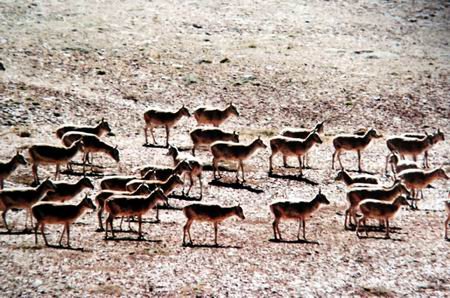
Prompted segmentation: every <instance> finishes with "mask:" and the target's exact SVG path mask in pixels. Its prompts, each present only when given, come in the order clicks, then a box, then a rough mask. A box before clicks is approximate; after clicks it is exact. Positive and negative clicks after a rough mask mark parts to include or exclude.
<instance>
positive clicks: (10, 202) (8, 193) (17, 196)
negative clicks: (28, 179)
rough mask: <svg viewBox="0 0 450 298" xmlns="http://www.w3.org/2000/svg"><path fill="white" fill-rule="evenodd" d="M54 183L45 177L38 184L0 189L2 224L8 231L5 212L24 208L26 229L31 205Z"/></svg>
mask: <svg viewBox="0 0 450 298" xmlns="http://www.w3.org/2000/svg"><path fill="white" fill-rule="evenodd" d="M54 190H55V185H54V184H53V183H52V182H51V181H50V180H49V179H48V178H47V179H45V180H44V182H42V183H41V184H40V185H39V186H36V187H24V188H12V189H7V190H6V189H4V190H1V191H0V210H2V218H3V224H4V225H5V228H6V229H7V230H8V231H9V232H10V231H11V229H10V228H9V227H8V224H7V223H6V212H8V210H10V209H25V210H26V215H25V229H28V218H30V219H31V226H33V218H31V206H33V205H34V204H36V203H37V202H39V201H40V200H41V199H42V198H43V197H44V196H45V195H46V194H47V193H48V192H50V191H54Z"/></svg>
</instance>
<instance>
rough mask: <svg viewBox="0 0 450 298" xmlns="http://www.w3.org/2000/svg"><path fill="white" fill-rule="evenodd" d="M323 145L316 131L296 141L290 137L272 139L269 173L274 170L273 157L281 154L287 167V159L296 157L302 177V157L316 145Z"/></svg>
mask: <svg viewBox="0 0 450 298" xmlns="http://www.w3.org/2000/svg"><path fill="white" fill-rule="evenodd" d="M316 143H317V144H322V140H321V139H320V137H319V135H318V134H317V133H316V131H312V132H311V133H310V134H309V135H308V136H307V137H306V138H305V139H294V138H289V137H282V136H278V137H273V138H271V139H270V149H271V150H272V153H271V154H270V158H269V173H272V170H273V163H272V159H273V157H274V156H275V155H276V154H278V153H279V152H281V154H282V155H283V163H284V165H285V166H286V162H287V157H289V156H296V157H297V159H298V163H299V170H300V175H302V174H303V163H302V156H304V155H305V154H306V153H307V152H308V151H309V150H310V149H311V148H312V146H313V145H314V144H316Z"/></svg>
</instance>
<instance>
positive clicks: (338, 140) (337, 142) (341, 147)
mask: <svg viewBox="0 0 450 298" xmlns="http://www.w3.org/2000/svg"><path fill="white" fill-rule="evenodd" d="M381 137H382V136H381V135H379V134H378V133H377V131H376V130H375V129H373V128H370V129H369V130H368V131H367V132H366V133H365V134H364V135H352V134H340V135H337V136H336V137H335V138H334V139H333V146H334V149H335V151H334V153H333V159H332V162H331V168H332V169H334V159H335V157H336V156H337V159H338V161H339V165H340V166H341V169H344V167H343V166H342V162H341V152H342V151H356V152H357V153H358V170H359V171H360V172H361V171H362V168H361V151H363V150H364V149H365V148H366V147H367V146H368V145H369V144H370V141H371V140H372V139H373V138H381Z"/></svg>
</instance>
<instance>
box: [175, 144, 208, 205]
mask: <svg viewBox="0 0 450 298" xmlns="http://www.w3.org/2000/svg"><path fill="white" fill-rule="evenodd" d="M166 155H167V156H171V157H172V160H173V165H176V164H178V163H180V162H181V161H183V160H184V161H186V162H187V163H189V166H190V167H191V169H192V170H191V171H188V172H187V173H188V174H187V175H188V177H189V181H190V184H189V188H188V191H187V192H186V195H189V192H190V191H191V189H192V186H193V185H194V178H197V179H198V182H199V183H200V199H201V198H202V197H203V183H202V171H203V166H202V163H201V162H200V160H199V159H197V158H196V157H194V156H192V155H190V154H186V153H184V154H182V153H180V151H179V150H178V149H177V147H174V146H170V147H169V150H168V151H167V154H166ZM185 175H186V174H185ZM183 193H184V188H183Z"/></svg>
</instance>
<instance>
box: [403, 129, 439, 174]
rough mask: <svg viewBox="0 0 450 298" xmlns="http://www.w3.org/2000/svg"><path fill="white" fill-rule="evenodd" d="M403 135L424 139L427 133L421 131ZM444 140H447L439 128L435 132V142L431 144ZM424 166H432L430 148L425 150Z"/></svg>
mask: <svg viewBox="0 0 450 298" xmlns="http://www.w3.org/2000/svg"><path fill="white" fill-rule="evenodd" d="M402 136H403V137H407V138H417V139H423V138H424V137H426V136H427V135H426V134H421V133H405V134H403V135H402ZM444 140H445V137H444V133H443V132H442V131H441V130H440V129H438V130H437V131H436V133H435V134H434V140H433V142H432V143H433V144H432V145H431V147H432V146H434V145H435V144H436V143H438V142H439V141H444ZM423 166H424V167H425V168H429V167H430V164H429V163H428V150H425V152H424V156H423Z"/></svg>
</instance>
